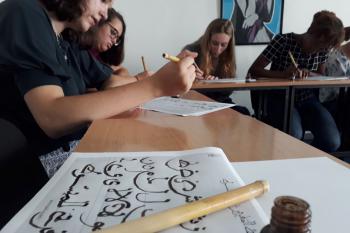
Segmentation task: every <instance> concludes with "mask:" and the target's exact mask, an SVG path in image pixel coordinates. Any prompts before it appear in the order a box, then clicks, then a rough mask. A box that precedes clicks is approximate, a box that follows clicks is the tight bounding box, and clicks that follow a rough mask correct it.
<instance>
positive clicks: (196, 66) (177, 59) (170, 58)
mask: <svg viewBox="0 0 350 233" xmlns="http://www.w3.org/2000/svg"><path fill="white" fill-rule="evenodd" d="M163 57H164V58H165V59H167V60H169V61H173V62H179V61H180V58H178V57H175V56H171V55H169V54H167V53H163ZM193 65H194V67H195V68H196V70H200V68H199V66H198V65H197V63H196V62H193Z"/></svg>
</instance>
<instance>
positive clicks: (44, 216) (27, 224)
mask: <svg viewBox="0 0 350 233" xmlns="http://www.w3.org/2000/svg"><path fill="white" fill-rule="evenodd" d="M242 185H243V183H242V180H241V178H240V177H239V176H238V174H237V173H236V171H235V170H234V168H233V167H232V166H231V165H230V163H229V161H228V160H227V158H226V156H225V154H224V152H223V151H222V150H221V149H219V148H212V147H210V148H201V149H196V150H189V151H175V152H174V151H172V152H171V151H170V152H135V153H134V152H123V153H73V154H72V155H71V156H70V157H69V158H68V160H67V161H66V162H65V163H64V165H63V166H62V167H61V168H60V169H59V171H58V172H57V173H56V174H55V175H54V177H53V178H52V179H51V180H50V181H49V182H48V183H47V184H46V185H45V186H44V188H43V189H42V190H41V191H40V192H39V193H38V194H37V195H36V196H35V197H34V198H33V199H32V200H31V201H30V202H29V203H28V204H27V205H26V206H25V207H24V208H23V209H22V210H21V211H20V212H19V213H18V214H17V215H16V216H15V217H14V218H13V219H12V220H11V221H10V222H9V223H8V224H7V225H6V226H5V228H4V229H2V232H6V233H10V232H25V233H33V232H38V233H39V232H66V233H69V232H74V233H76V232H81V233H88V232H92V231H97V230H100V229H103V228H105V227H109V226H113V225H116V224H120V223H124V222H126V221H129V220H132V219H137V218H141V217H143V216H147V215H149V214H153V213H157V212H160V211H162V210H166V209H169V208H173V207H176V206H179V205H183V204H186V203H189V202H193V201H196V200H200V199H202V198H205V197H209V196H212V195H215V194H219V193H222V192H225V191H228V190H231V189H234V188H238V187H240V186H242ZM267 222H268V220H267V217H266V215H265V213H264V212H263V210H262V208H261V207H260V205H259V204H258V203H257V201H256V200H251V201H248V202H245V203H242V204H240V205H237V206H233V207H230V208H228V209H225V210H222V211H220V212H217V213H214V214H210V215H207V216H203V217H200V218H197V219H193V220H191V221H189V222H187V223H184V224H181V225H179V226H176V227H173V228H170V229H168V230H166V231H163V232H167V233H175V232H176V233H187V232H193V231H196V232H215V233H232V232H235V233H259V232H260V230H261V228H262V227H263V226H264V225H265V224H267ZM130 233H132V232H130Z"/></svg>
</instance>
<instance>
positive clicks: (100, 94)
mask: <svg viewBox="0 0 350 233" xmlns="http://www.w3.org/2000/svg"><path fill="white" fill-rule="evenodd" d="M110 4H111V1H110V0H76V1H72V0H55V1H52V0H35V1H34V0H5V1H3V2H1V3H0V33H1V35H2V36H1V37H0V78H1V85H0V106H1V111H0V118H3V119H6V120H7V121H9V122H11V123H12V124H13V125H15V126H16V127H17V128H18V129H20V130H21V131H22V132H23V134H24V135H25V136H26V138H27V140H28V145H29V147H30V148H29V150H30V151H31V152H32V153H33V154H34V155H36V156H38V157H39V159H40V161H41V163H42V164H43V166H44V168H45V170H46V172H47V174H48V175H49V176H50V177H51V176H52V175H53V174H54V173H55V171H56V170H57V169H58V168H59V167H60V166H61V165H62V164H63V162H64V161H65V160H66V158H67V157H68V156H69V155H70V154H71V152H72V151H73V150H74V148H75V146H76V145H77V143H78V141H79V139H80V138H81V137H82V136H83V134H84V133H85V132H86V129H87V127H88V126H89V125H90V123H91V122H92V121H94V120H98V119H104V118H109V117H112V116H115V115H117V114H120V113H123V112H125V111H128V110H130V109H133V108H135V107H137V106H138V105H140V104H142V103H144V102H147V101H149V100H152V99H153V98H157V97H160V96H174V95H179V94H183V93H185V92H187V91H188V90H189V89H190V88H191V86H192V82H193V80H194V79H195V67H194V66H193V62H194V57H195V56H196V54H194V53H189V52H187V53H186V52H184V53H181V54H179V55H178V56H179V58H180V61H179V62H176V63H175V62H168V63H167V64H165V65H164V66H163V67H162V68H160V69H159V70H158V71H157V72H156V73H154V74H153V75H152V76H151V77H149V78H147V79H143V80H140V81H138V82H133V83H130V84H127V85H123V86H117V87H115V86H116V83H115V77H114V76H113V74H112V69H111V68H110V67H108V66H105V65H103V64H102V63H99V62H97V61H96V59H93V58H92V56H91V54H89V53H88V51H86V50H81V49H80V47H79V46H78V45H77V44H74V43H71V42H68V41H66V40H63V39H62V37H61V32H62V31H63V30H65V29H67V28H70V29H72V30H75V31H77V32H86V31H88V30H89V29H90V28H91V27H93V26H96V25H97V24H98V23H99V22H100V21H103V20H106V19H107V10H108V7H109V5H110ZM115 42H116V41H115ZM89 87H95V88H97V89H98V90H99V91H96V92H93V93H86V89H87V88H89ZM122 136H123V135H121V137H122Z"/></svg>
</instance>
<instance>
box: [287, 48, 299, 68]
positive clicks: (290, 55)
mask: <svg viewBox="0 0 350 233" xmlns="http://www.w3.org/2000/svg"><path fill="white" fill-rule="evenodd" d="M288 54H289V57H290V60H291V61H292V63H293V65H294V67H295V68H296V69H298V64H297V63H296V62H295V59H294V57H293V55H292V53H291V52H290V51H288Z"/></svg>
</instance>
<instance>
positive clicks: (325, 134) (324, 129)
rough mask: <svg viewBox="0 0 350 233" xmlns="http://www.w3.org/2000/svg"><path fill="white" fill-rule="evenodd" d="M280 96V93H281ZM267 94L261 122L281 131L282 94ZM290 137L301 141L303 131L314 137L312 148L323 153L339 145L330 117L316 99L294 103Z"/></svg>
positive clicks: (337, 133)
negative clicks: (264, 114) (308, 131)
mask: <svg viewBox="0 0 350 233" xmlns="http://www.w3.org/2000/svg"><path fill="white" fill-rule="evenodd" d="M281 94H282V93H281ZM281 94H279V93H278V94H277V93H276V94H268V96H267V106H266V113H267V115H266V116H265V117H264V119H263V121H264V122H266V123H268V124H270V125H272V126H274V127H276V128H278V129H280V130H282V129H283V114H284V94H282V95H281ZM292 114H293V117H292V118H293V119H292V121H291V122H290V124H291V135H292V136H293V137H295V138H298V139H302V138H303V136H304V132H305V130H310V131H311V132H312V134H313V136H314V139H313V141H312V143H311V145H312V146H314V147H316V148H318V149H320V150H323V151H325V152H328V153H329V152H334V151H336V150H337V149H338V148H339V146H340V143H341V140H340V133H339V131H338V128H337V125H336V123H335V121H334V119H333V117H332V115H331V114H330V113H329V112H328V111H327V109H326V108H325V107H323V105H322V104H321V103H320V102H319V100H318V99H317V98H316V97H313V98H311V99H308V100H306V101H303V102H301V103H295V107H294V108H293V110H292Z"/></svg>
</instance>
